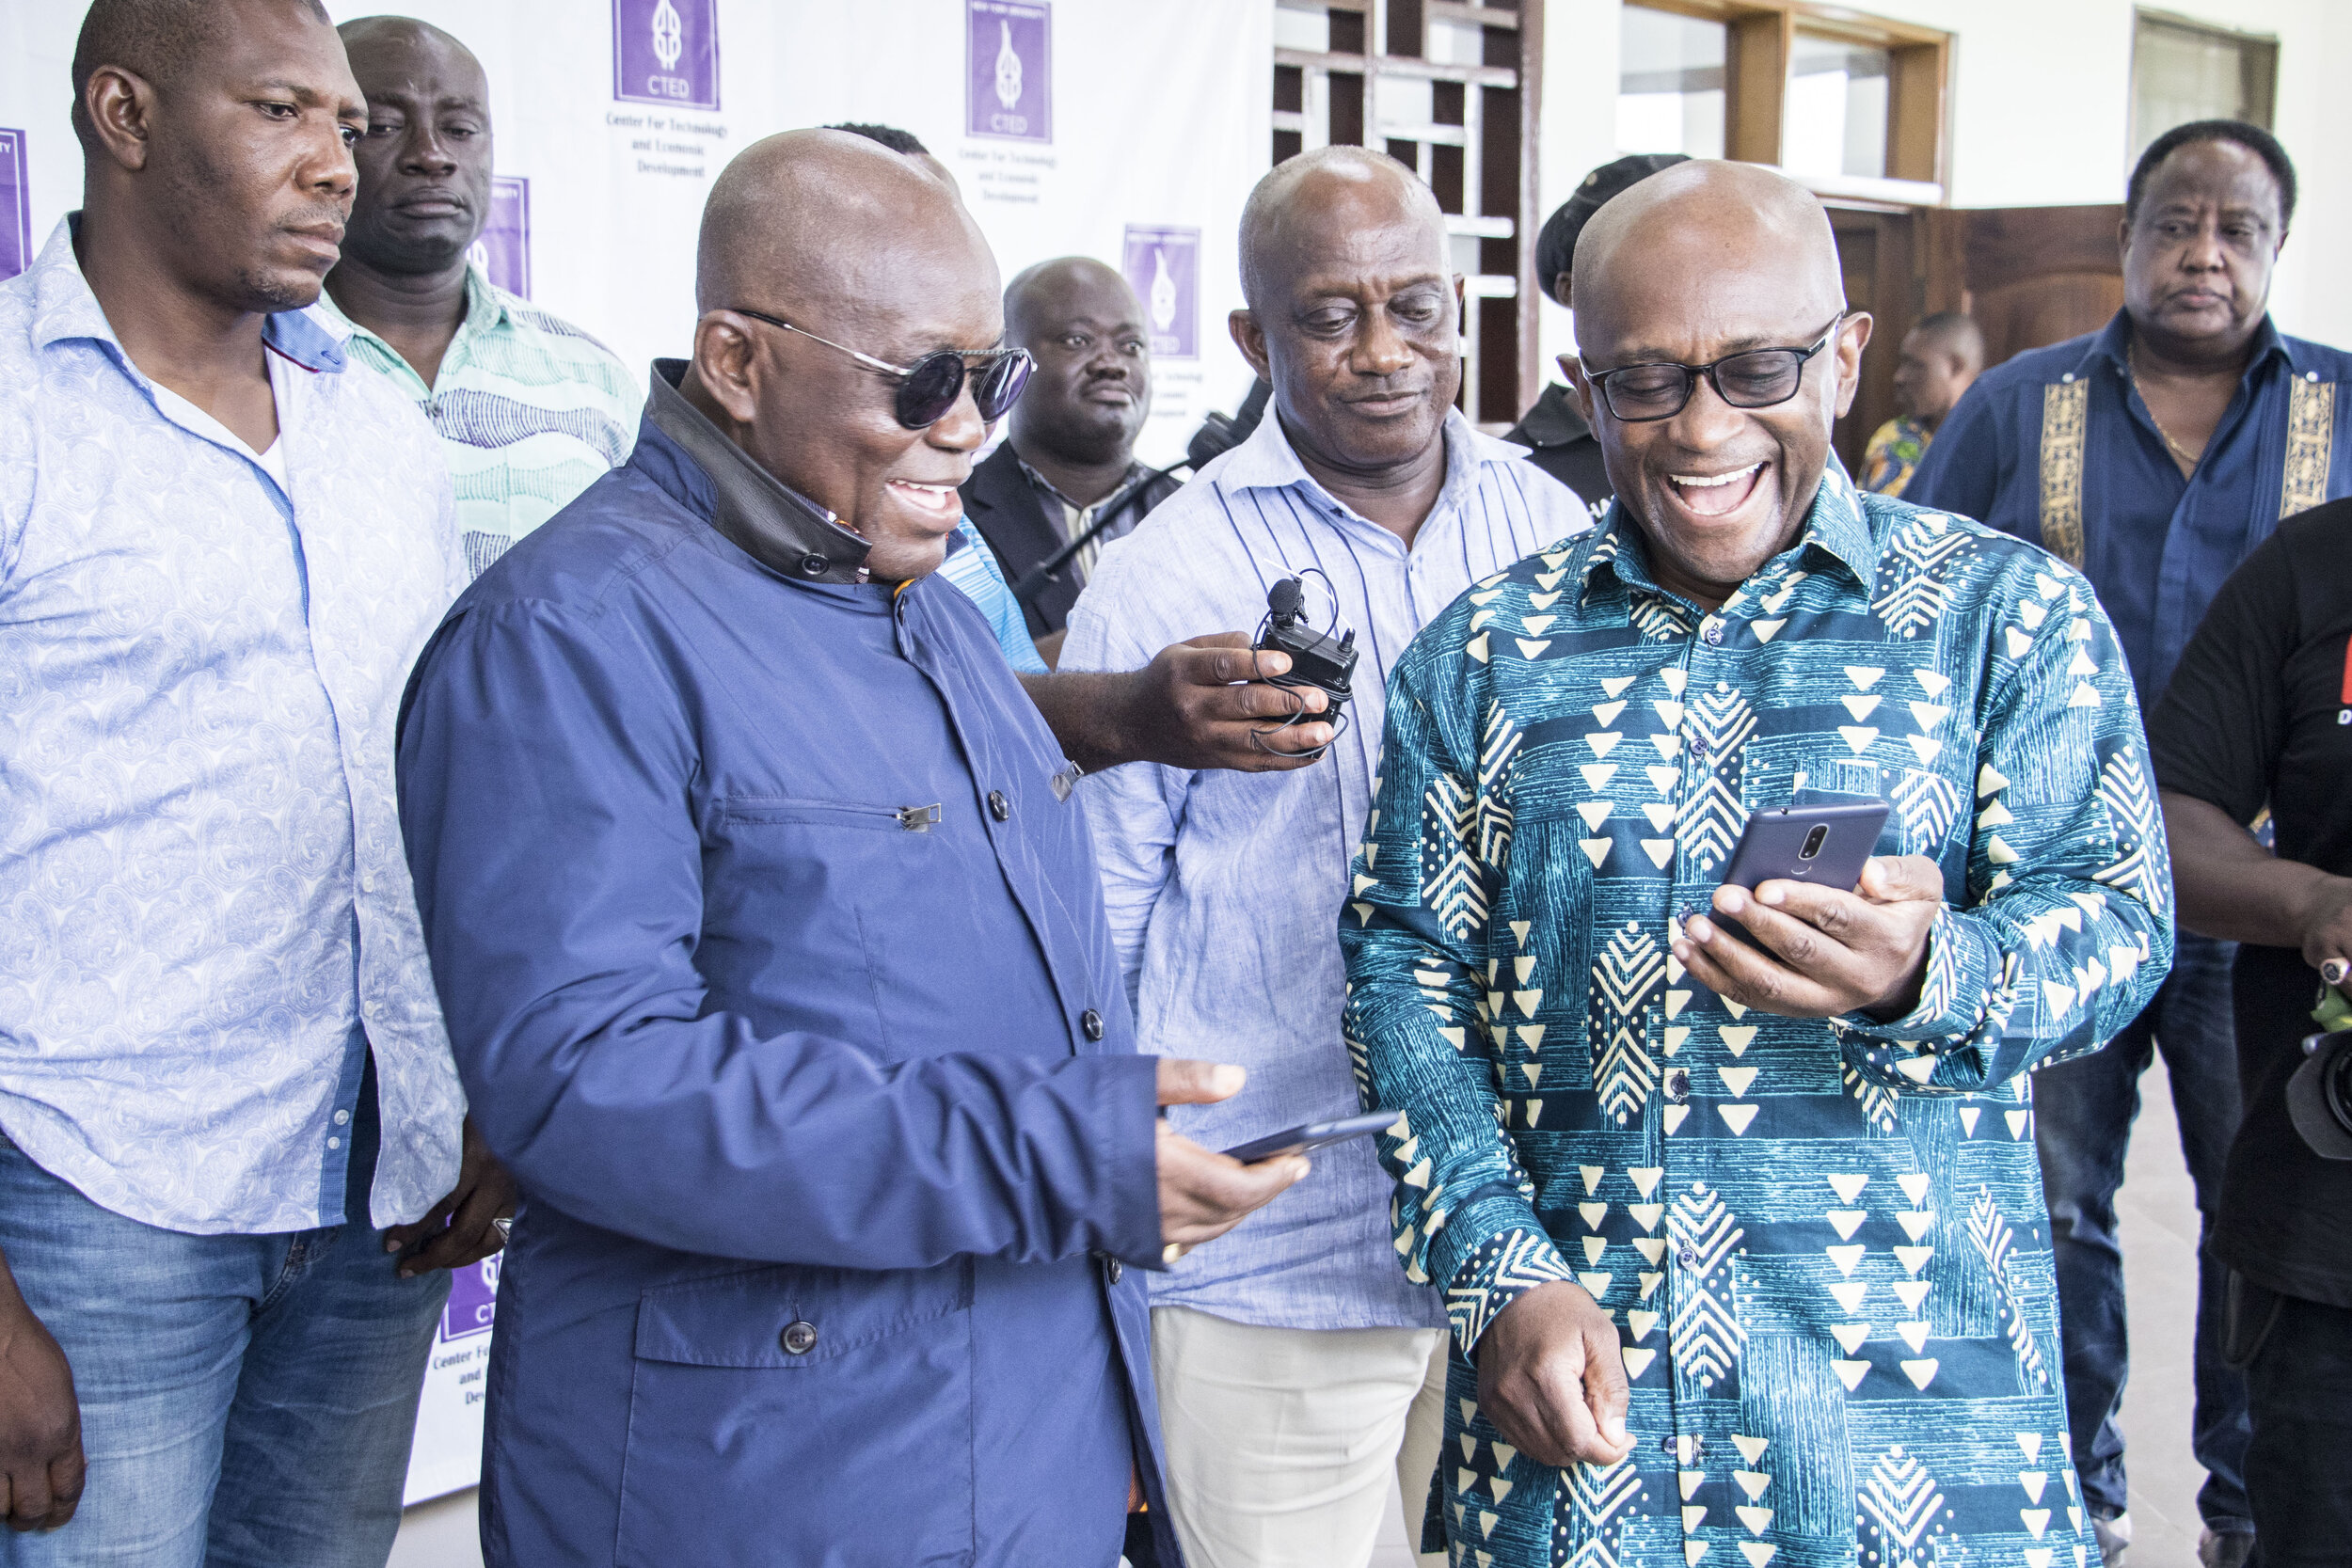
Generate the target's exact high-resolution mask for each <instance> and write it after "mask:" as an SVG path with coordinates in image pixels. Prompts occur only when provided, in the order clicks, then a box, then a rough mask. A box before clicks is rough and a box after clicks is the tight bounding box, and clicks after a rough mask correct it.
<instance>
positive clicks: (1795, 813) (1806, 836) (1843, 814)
mask: <svg viewBox="0 0 2352 1568" xmlns="http://www.w3.org/2000/svg"><path fill="white" fill-rule="evenodd" d="M1885 826H1886V802H1885V801H1883V800H1857V801H1851V802H1839V803H1836V804H1823V805H1818V806H1777V807H1774V808H1773V809H1772V810H1771V811H1759V812H1757V813H1756V815H1754V816H1750V817H1749V818H1748V825H1747V826H1746V827H1745V828H1744V829H1742V830H1741V831H1740V843H1739V846H1738V847H1736V848H1734V849H1733V850H1732V851H1731V863H1730V864H1729V865H1727V866H1725V867H1724V883H1725V884H1726V885H1728V886H1731V887H1742V888H1746V889H1747V890H1749V891H1750V892H1754V891H1755V890H1756V886H1757V884H1759V883H1762V882H1769V881H1772V880H1774V879H1782V880H1786V881H1792V882H1796V881H1803V882H1811V883H1813V884H1815V885H1816V886H1819V887H1834V888H1836V890H1837V891H1838V892H1840V893H1851V892H1852V891H1853V890H1854V888H1855V886H1856V885H1857V884H1858V883H1860V882H1861V880H1862V868H1863V866H1865V865H1866V864H1867V863H1869V859H1870V853H1871V851H1872V850H1874V849H1876V848H1877V847H1878V842H1879V832H1880V830H1882V829H1883V828H1884V827H1885ZM1707 918H1708V919H1709V920H1711V921H1713V922H1714V923H1715V924H1716V925H1718V926H1721V927H1723V928H1724V930H1726V931H1729V932H1730V933H1731V934H1732V935H1733V936H1735V937H1738V938H1739V939H1740V941H1741V942H1746V943H1747V944H1748V945H1749V946H1751V947H1762V946H1763V945H1764V944H1763V943H1762V942H1757V941H1756V938H1755V937H1753V936H1751V935H1749V934H1748V932H1747V930H1746V928H1745V927H1742V926H1741V925H1740V923H1739V922H1738V921H1736V920H1727V919H1725V918H1724V916H1722V915H1720V914H1717V913H1715V912H1714V911H1712V910H1711V909H1710V910H1708V911H1707Z"/></svg>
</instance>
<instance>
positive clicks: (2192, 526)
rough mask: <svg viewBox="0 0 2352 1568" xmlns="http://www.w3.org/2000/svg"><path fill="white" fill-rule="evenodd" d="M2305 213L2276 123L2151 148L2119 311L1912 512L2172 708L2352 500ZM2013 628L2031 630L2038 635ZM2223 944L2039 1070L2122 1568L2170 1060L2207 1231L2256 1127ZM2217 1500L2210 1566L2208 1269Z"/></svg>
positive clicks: (2067, 1320)
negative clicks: (2234, 617) (2231, 1157)
mask: <svg viewBox="0 0 2352 1568" xmlns="http://www.w3.org/2000/svg"><path fill="white" fill-rule="evenodd" d="M2294 218H2295V166H2294V165H2293V164H2292V163H2290V162H2289V161H2288V159H2287V155H2286V152H2285V150H2283V149H2281V148H2280V145H2279V144H2278V142H2277V141H2276V140H2275V139H2273V138H2272V136H2271V135H2270V134H2269V133H2268V132H2266V131H2264V130H2261V129H2259V128H2257V127H2255V126H2251V125H2246V124H2242V123H2240V122H2238V121H2236V120H2196V121H2192V122H2190V123H2189V124H2186V125H2182V126H2176V127H2174V128H2173V129H2172V130H2169V131H2167V132H2166V133H2165V134H2164V135H2161V136H2159V137H2157V138H2156V139H2155V141H2153V143H2151V144H2150V145H2149V148H2148V150H2147V151H2146V152H2145V153H2144V154H2142V155H2141V157H2140V160H2139V164H2138V166H2137V167H2136V168H2135V169H2134V170H2133V171H2132V177H2131V182H2130V185H2129V187H2128V188H2127V190H2126V194H2125V198H2124V204H2123V230H2122V246H2123V309H2122V311H2120V312H2119V313H2118V314H2117V315H2116V318H2115V319H2114V320H2113V321H2112V322H2110V323H2108V324H2107V325H2106V328H2105V329H2104V330H2102V331H2100V332H2097V333H2095V334H2092V335H2091V336H2090V337H2085V338H2076V339H2074V340H2072V341H2068V342H2063V343H2058V344H2056V345H2055V346H2053V347H2050V348H2043V349H2035V350H2032V351H2030V352H2028V353H2026V354H2021V355H2019V356H2016V357H2015V358H2013V359H2011V360H2010V361H2009V362H2008V363H2007V364H2005V365H2002V366H2000V367H1999V368H1998V369H1996V370H1993V371H1988V372H1985V374H1984V375H1983V376H1982V377H1980V378H1979V380H1978V382H1977V384H1976V385H1975V386H1974V387H1971V388H1969V389H1968V392H1967V394H1966V395H1965V396H1963V398H1962V399H1961V400H1960V403H1959V405H1958V406H1956V407H1955V408H1954V409H1953V410H1952V412H1951V414H1950V416H1949V417H1948V418H1947V420H1945V421H1944V427H1943V429H1942V430H1941V431H1939V432H1938V433H1937V435H1936V438H1935V444H1934V445H1933V446H1931V447H1930V448H1929V449H1928V454H1927V456H1926V457H1924V458H1922V459H1921V460H1920V463H1919V467H1918V470H1917V471H1916V472H1915V473H1914V474H1913V475H1912V478H1911V483H1910V484H1909V485H1907V486H1906V487H1905V488H1904V491H1903V499H1905V500H1907V501H1913V502H1915V503H1916V504H1918V505H1921V506H1928V507H1933V508H1936V509H1937V510H1939V511H1945V512H1957V513H1960V514H1961V515H1964V516H1969V517H1975V518H1978V519H1979V520H1980V521H1983V522H1987V523H1990V524H1992V525H1993V526H1994V528H1997V529H2001V530H2004V531H2008V532H2010V533H2015V534H2019V535H2022V536H2023V537H2025V538H2026V539H2030V540H2032V541H2033V542H2035V543H2036V544H2038V545H2041V546H2042V547H2043V548H2045V549H2047V550H2049V551H2050V552H2051V553H2052V554H2054V555H2058V556H2060V557H2062V558H2063V559H2065V560H2066V561H2067V562H2069V563H2071V564H2073V565H2075V566H2079V567H2081V568H2082V570H2083V573H2084V575H2085V576H2087V577H2089V578H2090V582H2091V586H2092V587H2094V588H2096V589H2097V590H2098V592H2099V603H2100V604H2101V606H2103V607H2104V608H2105V609H2106V612H2107V614H2108V616H2109V617H2110V618H2111V619H2112V620H2113V621H2114V623H2115V632H2116V637H2117V639H2118V640H2119V641H2121V642H2122V645H2123V652H2124V654H2125V656H2126V657H2128V658H2129V659H2130V660H2131V666H2132V680H2133V683H2134V685H2135V686H2136V687H2137V689H2138V694H2139V705H2140V709H2141V711H2142V712H2153V711H2154V710H2155V707H2156V705H2157V699H2158V698H2159V697H2160V696H2161V695H2162V694H2163V692H2164V689H2165V686H2166V684H2167V683H2168V682H2169V680H2170V679H2171V677H2172V668H2173V666H2174V665H2176V664H2178V663H2179V662H2180V659H2181V651H2182V650H2183V649H2184V648H2185V647H2186V646H2187V643H2188V640H2189V636H2190V634H2191V633H2193V632H2194V631H2196V629H2197V624H2198V622H2199V621H2201V620H2202V619H2203V618H2204V613H2205V607H2206V606H2207V605H2209V604H2211V603H2212V602H2213V597H2214V595H2215V594H2217V593H2219V592H2220V590H2221V585H2222V583H2223V582H2224V581H2226V580H2227V579H2228V578H2229V576H2230V574H2231V573H2232V572H2233V571H2234V570H2235V569H2236V567H2237V564H2238V562H2241V561H2243V560H2245V559H2246V557H2247V556H2248V554H2249V553H2250V552H2251V551H2252V550H2253V549H2254V547H2255V546H2258V545H2260V544H2261V543H2262V542H2263V541H2264V540H2265V539H2267V538H2268V537H2270V534H2271V532H2272V531H2274V530H2275V529H2277V528H2278V526H2279V521H2280V518H2282V517H2285V516H2288V515H2292V514H2294V513H2297V512H2301V511H2304V510H2306V509H2308V508H2310V507H2313V506H2317V505H2318V504H2319V503H2320V502H2322V501H2325V500H2329V499H2333V498H2335V497H2338V496H2342V495H2345V494H2352V386H2347V385H2346V384H2347V383H2348V382H2352V356H2347V355H2345V354H2344V353H2342V352H2340V351H2338V350H2336V349H2332V348H2328V347H2326V346H2324V345H2322V344H2319V343H2313V342H2307V341H2303V340H2302V339H2299V338H2289V337H2286V336H2284V335H2282V334H2281V333H2280V331H2279V329H2278V328H2277V327H2276V326H2274V325H2271V321H2270V316H2269V299H2270V277H2271V267H2272V264H2273V263H2274V262H2275V261H2277V260H2278V255H2279V250H2280V246H2282V245H2284V244H2285V243H2286V236H2287V228H2288V225H2289V224H2290V223H2292V222H2293V221H2294ZM2017 635H2020V636H2023V635H2024V632H2023V631H2021V632H2019V633H2018V634H2017ZM2233 953H2234V948H2233V945H2232V944H2230V943H2227V942H2216V941H2213V940H2211V939H2210V938H2206V937H2201V936H2198V935H2196V934H2194V933H2192V932H2188V931H2184V932H2182V933H2181V936H2180V941H2179V945H2178V948H2177V950H2176V953H2175V956H2174V958H2173V963H2172V974H2171V976H2170V977H2169V979H2168V980H2167V981H2166V982H2165V985H2164V989H2163V990H2160V991H2158V992H2157V993H2156V999H2155V1001H2153V1002H2152V1003H2150V1004H2149V1006H2148V1008H2147V1010H2146V1011H2145V1012H2143V1013H2141V1014H2140V1016H2139V1018H2138V1020H2137V1022H2134V1023H2133V1024H2132V1025H2131V1027H2130V1028H2128V1029H2126V1030H2125V1031H2124V1032H2123V1033H2122V1035H2120V1036H2118V1037H2116V1039H2115V1040H2114V1042H2113V1043H2112V1044H2110V1045H2109V1046H2108V1047H2107V1048H2106V1050H2105V1051H2103V1052H2101V1053H2098V1054H2097V1055H2095V1056H2089V1057H2085V1058H2084V1059H2082V1060H2081V1061H2077V1062H2070V1063H2068V1064H2066V1065H2065V1066H2063V1067H2059V1068H2054V1069H2050V1070H2049V1071H2046V1072H2043V1073H2041V1074H2039V1075H2038V1076H2037V1077H2036V1079H2035V1087H2034V1125H2035V1131H2036V1135H2037V1137H2038V1139H2039V1141H2040V1144H2041V1148H2042V1180H2043V1184H2044V1188H2045V1190H2046V1193H2047V1195H2048V1197H2049V1202H2050V1224H2051V1233H2052V1239H2053V1242H2054V1253H2055V1256H2056V1259H2057V1261H2058V1297H2059V1301H2060V1304H2061V1319H2062V1329H2063V1333H2064V1337H2065V1341H2066V1402H2067V1407H2068V1415H2069V1418H2070V1419H2071V1420H2072V1422H2073V1424H2074V1464H2075V1465H2076V1466H2077V1467H2078V1468H2079V1469H2080V1470H2081V1472H2082V1484H2083V1500H2084V1501H2085V1502H2086V1503H2087V1504H2088V1505H2089V1507H2090V1513H2091V1516H2092V1518H2093V1519H2094V1520H2095V1521H2097V1524H2098V1527H2099V1528H2098V1534H2099V1543H2100V1548H2101V1550H2102V1552H2103V1553H2104V1554H2105V1555H2106V1562H2107V1568H2122V1547H2123V1546H2124V1544H2127V1543H2128V1542H2129V1541H2130V1539H2131V1535H2130V1525H2129V1522H2128V1520H2125V1519H2123V1518H2122V1517H2121V1515H2122V1513H2123V1507H2124V1503H2125V1501H2126V1498H2127V1495H2128V1494H2127V1487H2126V1482H2125V1479H2124V1473H2123V1434H2122V1427H2121V1426H2120V1425H2119V1424H2118V1422H2117V1420H2116V1414H2117V1411H2118V1410H2119V1408H2120V1406H2121V1402H2122V1393H2123V1381H2124V1373H2125V1363H2126V1338H2125V1333H2124V1319H2123V1255H2122V1247H2121V1245H2120V1243H2119V1240H2118V1236H2117V1230H2116V1215H2115V1195H2116V1192H2117V1190H2118V1189H2119V1188H2120V1187H2121V1186H2122V1180H2123V1155H2124V1150H2125V1149H2126V1148H2127V1147H2128V1146H2129V1143H2130V1138H2131V1125H2132V1118H2133V1116H2134V1115H2135V1113H2136V1112H2137V1110H2138V1107H2139V1098H2138V1080H2139V1075H2140V1073H2141V1072H2143V1071H2145V1070H2146V1069H2147V1068H2148V1066H2149V1064H2150V1062H2151V1060H2152V1059H2153V1055H2154V1054H2155V1053H2158V1052H2161V1053H2162V1054H2163V1056H2164V1060H2165V1066H2166V1069H2167V1070H2168V1071H2169V1074H2170V1077H2171V1083H2172V1101H2173V1104H2174V1106H2175V1107H2176V1109H2177V1111H2178V1113H2179V1116H2180V1121H2181V1145H2182V1148H2183V1150H2184V1151H2185V1154H2186V1155H2187V1159H2188V1168H2189V1174H2190V1176H2191V1177H2192V1178H2193V1179H2194V1180H2195V1181H2196V1185H2197V1207H2198V1211H2199V1212H2200V1213H2201V1214H2202V1215H2204V1216H2206V1220H2207V1226H2208V1228H2209V1227H2210V1221H2211V1216H2212V1215H2213V1213H2214V1212H2215V1205H2216V1204H2217V1201H2218V1197H2219V1191H2220V1182H2221V1166H2222V1158H2223V1155H2224V1154H2225V1153H2226V1151H2227V1150H2228V1148H2229V1147H2230V1139H2231V1135H2232V1133H2233V1132H2234V1130H2235V1128H2236V1125H2237V1118H2238V1084H2237V1063H2236V1053H2235V1049H2234V1042H2233V1034H2232V1030H2231V1023H2230V965H2231V962H2232V960H2233ZM2200 1275H2201V1278H2200V1284H2199V1297H2198V1321H2197V1345H2196V1364H2197V1414H2196V1419H2195V1429H2194V1432H2193V1433H2192V1437H2191V1446H2192V1447H2193V1448H2194V1449H2195V1451H2196V1454H2197V1460H2198V1463H2199V1464H2201V1465H2203V1466H2204V1467H2205V1469H2206V1471H2207V1475H2208V1479H2207V1481H2206V1482H2205V1485H2204V1487H2203V1489H2202V1491H2201V1493H2200V1494H2199V1496H2198V1506H2199V1510H2200V1512H2201V1513H2202V1514H2203V1515H2204V1520H2205V1527H2206V1532H2207V1533H2206V1539H2205V1540H2204V1542H2203V1543H2202V1544H2201V1548H2200V1556H2201V1560H2202V1561H2203V1562H2204V1563H2205V1564H2206V1565H2207V1568H2234V1564H2236V1563H2238V1562H2241V1561H2243V1560H2245V1557H2246V1555H2247V1552H2248V1551H2249V1549H2250V1547H2251V1545H2252V1541H2253V1537H2252V1534H2251V1531H2252V1528H2253V1525H2252V1521H2251V1518H2250V1516H2249V1513H2248V1510H2247V1504H2246V1493H2245V1487H2244V1484H2243V1480H2242V1475H2241V1471H2242V1467H2243V1463H2244V1458H2245V1453H2246V1440H2247V1425H2246V1395H2245V1389H2244V1386H2243V1383H2242V1382H2241V1380H2240V1379H2239V1377H2238V1374H2237V1373H2235V1372H2233V1371H2232V1370H2229V1369H2228V1368H2227V1367H2226V1366H2224V1365H2223V1363H2222V1359H2221V1353H2220V1332H2221V1319H2222V1311H2221V1291H2222V1289H2223V1286H2222V1271H2221V1270H2220V1269H2219V1268H2218V1267H2217V1265H2214V1264H2212V1263H2211V1262H2210V1261H2208V1262H2205V1263H2202V1264H2201V1267H2200Z"/></svg>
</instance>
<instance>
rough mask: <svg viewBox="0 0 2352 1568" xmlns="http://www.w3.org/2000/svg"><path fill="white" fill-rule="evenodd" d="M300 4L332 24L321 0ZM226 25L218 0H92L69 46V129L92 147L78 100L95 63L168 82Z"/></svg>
mask: <svg viewBox="0 0 2352 1568" xmlns="http://www.w3.org/2000/svg"><path fill="white" fill-rule="evenodd" d="M302 3H303V4H304V5H306V6H307V7H308V8H310V14H311V15H313V16H315V17H316V18H318V20H319V21H321V22H324V23H326V24H328V25H329V26H332V25H334V19H333V18H332V17H330V16H328V15H327V14H326V7H325V6H324V5H322V4H320V0H302ZM227 25H228V21H227V19H226V18H224V17H223V16H222V15H221V8H220V5H219V0H93V3H92V4H91V6H90V8H89V13H88V14H87V16H85V17H83V18H82V34H81V37H80V38H79V39H77V40H75V41H74V45H73V133H74V135H77V136H79V137H80V138H81V140H82V145H83V146H84V147H85V148H87V147H90V146H92V145H93V141H94V138H95V136H96V135H97V128H96V127H95V126H93V125H91V124H90V122H89V116H88V113H87V110H86V109H85V108H84V107H83V100H84V99H85V98H86V97H87V95H88V92H89V79H90V78H91V77H92V76H95V75H97V74H98V71H99V68H100V67H102V66H110V65H111V66H119V67H121V68H122V69H123V70H125V71H134V72H135V73H136V74H138V75H140V76H142V77H144V78H146V79H147V80H148V81H149V82H151V83H153V84H154V85H155V86H156V87H168V86H169V85H170V84H171V83H173V82H175V81H177V80H178V79H179V77H180V74H181V72H182V71H185V70H186V69H187V67H188V65H189V63H190V62H191V61H193V60H195V59H197V58H198V57H199V56H200V55H202V54H203V52H204V51H205V49H206V48H208V47H209V46H210V45H211V44H212V42H213V41H214V40H215V39H217V38H219V37H220V36H221V32H222V30H223V29H224V28H225V27H226V26H227Z"/></svg>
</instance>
